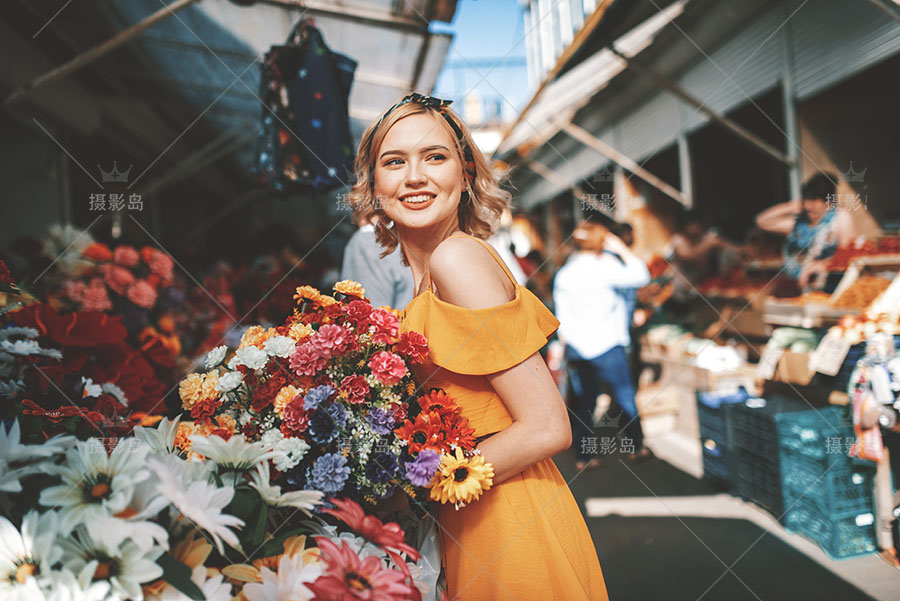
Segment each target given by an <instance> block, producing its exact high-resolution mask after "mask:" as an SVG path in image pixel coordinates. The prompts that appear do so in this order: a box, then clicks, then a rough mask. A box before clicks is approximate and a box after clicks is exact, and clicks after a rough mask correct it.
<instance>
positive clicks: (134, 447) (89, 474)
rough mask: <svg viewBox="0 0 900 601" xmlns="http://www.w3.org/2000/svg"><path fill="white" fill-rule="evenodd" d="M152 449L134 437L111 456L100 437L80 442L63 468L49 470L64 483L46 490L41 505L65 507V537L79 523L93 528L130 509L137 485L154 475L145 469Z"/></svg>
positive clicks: (62, 525)
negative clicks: (100, 521) (148, 454)
mask: <svg viewBox="0 0 900 601" xmlns="http://www.w3.org/2000/svg"><path fill="white" fill-rule="evenodd" d="M148 450H149V449H148V447H147V446H145V445H144V444H142V443H141V442H140V441H138V440H136V439H134V438H126V439H124V440H122V441H120V442H119V444H117V445H116V448H115V449H113V452H112V454H110V455H107V453H106V449H105V448H104V446H103V444H102V443H101V442H100V441H99V440H97V439H96V438H92V439H90V440H89V441H87V442H78V443H76V445H75V447H74V448H72V449H70V450H69V451H68V452H67V453H66V461H65V462H64V463H63V464H62V465H54V466H50V467H48V471H51V472H52V473H54V474H56V475H58V476H59V477H60V478H61V479H62V484H60V485H58V486H51V487H49V488H46V489H44V490H43V491H42V492H41V497H40V503H41V505H44V506H51V507H52V506H56V507H60V508H61V510H60V515H59V517H60V531H61V532H62V533H63V534H67V533H69V532H70V531H71V530H72V529H73V528H74V527H75V526H77V525H78V524H85V525H87V526H88V528H91V527H92V526H93V525H94V524H95V523H96V522H97V520H100V519H101V518H105V517H107V516H109V515H114V514H117V513H119V512H121V511H124V510H125V509H126V508H127V507H128V504H129V502H130V501H131V497H132V494H133V492H134V487H135V485H136V484H137V483H138V482H141V481H143V480H145V479H146V478H147V477H148V476H149V475H150V473H149V472H148V471H147V469H146V467H145V466H144V463H145V459H146V457H147V451H148Z"/></svg>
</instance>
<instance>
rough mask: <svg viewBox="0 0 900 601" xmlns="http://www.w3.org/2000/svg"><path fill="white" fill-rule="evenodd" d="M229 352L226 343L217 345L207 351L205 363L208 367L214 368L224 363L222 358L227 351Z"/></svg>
mask: <svg viewBox="0 0 900 601" xmlns="http://www.w3.org/2000/svg"><path fill="white" fill-rule="evenodd" d="M227 352H228V347H227V346H225V345H222V346H217V347H216V348H214V349H213V350H211V351H209V352H208V353H206V361H205V362H204V363H203V365H204V366H205V367H206V369H212V368H214V367H216V366H217V365H219V364H220V363H222V360H223V359H225V353H227Z"/></svg>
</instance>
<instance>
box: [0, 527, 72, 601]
mask: <svg viewBox="0 0 900 601" xmlns="http://www.w3.org/2000/svg"><path fill="white" fill-rule="evenodd" d="M56 525H57V515H56V513H55V512H52V511H48V512H47V513H45V514H43V515H41V514H39V513H38V512H37V511H29V512H28V513H26V514H25V517H24V518H23V519H22V529H21V532H20V531H19V530H18V529H17V528H16V527H15V526H13V524H12V522H10V521H9V520H7V519H6V518H4V517H0V598H3V599H25V598H27V597H29V596H31V593H30V590H31V589H33V584H29V582H34V581H36V580H37V579H39V578H40V579H43V577H44V576H46V575H47V574H49V573H50V568H51V567H52V566H53V564H55V563H56V561H57V560H58V559H59V557H60V555H61V554H62V551H61V550H60V549H59V547H57V546H56V545H55V544H54V542H55V540H56V536H57V529H56ZM26 585H28V586H27V587H26Z"/></svg>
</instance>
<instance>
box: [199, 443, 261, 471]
mask: <svg viewBox="0 0 900 601" xmlns="http://www.w3.org/2000/svg"><path fill="white" fill-rule="evenodd" d="M191 451H192V452H194V453H197V454H198V455H203V456H204V457H206V458H207V459H209V460H211V461H214V462H215V463H216V464H217V465H218V466H219V468H220V469H224V470H226V471H238V472H240V471H246V470H249V469H253V466H255V465H256V464H257V463H259V462H260V461H265V460H267V459H269V458H270V457H271V456H272V451H271V450H270V449H268V448H266V445H265V444H263V443H262V442H247V440H246V439H245V438H244V435H243V434H237V435H235V436H232V437H231V438H229V439H228V440H225V439H223V438H221V437H220V436H201V435H200V434H194V435H193V436H191Z"/></svg>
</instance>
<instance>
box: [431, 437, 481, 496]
mask: <svg viewBox="0 0 900 601" xmlns="http://www.w3.org/2000/svg"><path fill="white" fill-rule="evenodd" d="M493 477H494V468H493V466H491V464H490V463H485V461H484V457H482V456H481V455H473V456H472V457H466V456H464V455H463V452H462V449H461V448H460V447H456V453H455V455H451V454H449V453H445V454H444V456H443V457H442V458H441V465H440V466H439V467H438V471H437V473H436V474H435V475H434V479H433V480H432V481H431V500H432V501H440V502H441V503H454V504H456V503H463V504H465V503H469V502H471V501H476V500H478V497H480V496H481V493H482V492H483V491H485V490H489V489H490V488H491V484H492V483H493V480H492V478H493Z"/></svg>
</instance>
